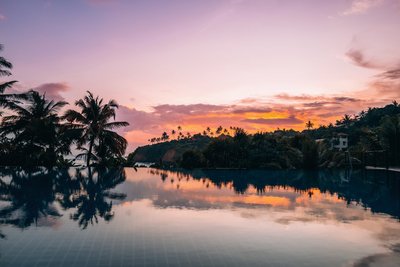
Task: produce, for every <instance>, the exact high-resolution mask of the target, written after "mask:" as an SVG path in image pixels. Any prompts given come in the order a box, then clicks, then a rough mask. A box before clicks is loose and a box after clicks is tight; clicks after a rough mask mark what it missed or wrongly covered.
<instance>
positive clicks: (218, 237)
mask: <svg viewBox="0 0 400 267" xmlns="http://www.w3.org/2000/svg"><path fill="white" fill-rule="evenodd" d="M0 177H1V179H0V223H1V224H0V266H2V267H6V266H400V222H399V217H400V177H398V175H397V176H396V174H388V173H385V172H364V171H358V172H352V173H348V172H340V171H335V172H328V171H327V172H325V171H324V172H309V173H308V172H300V171H222V170H221V171H194V172H187V173H182V172H170V171H159V170H155V169H138V170H137V171H135V170H134V169H130V168H127V169H124V170H92V171H91V172H90V173H88V172H87V171H82V170H76V169H69V170H45V169H37V170H31V171H23V170H18V169H2V170H1V171H0Z"/></svg>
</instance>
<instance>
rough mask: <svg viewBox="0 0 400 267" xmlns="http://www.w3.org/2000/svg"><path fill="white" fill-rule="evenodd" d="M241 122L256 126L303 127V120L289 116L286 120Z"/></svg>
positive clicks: (273, 119) (261, 119)
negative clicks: (298, 125) (255, 124)
mask: <svg viewBox="0 0 400 267" xmlns="http://www.w3.org/2000/svg"><path fill="white" fill-rule="evenodd" d="M242 121H243V122H250V123H257V124H267V125H285V126H290V125H296V124H301V125H303V122H304V121H303V120H300V119H298V118H296V116H295V115H290V116H289V117H287V118H270V119H263V118H260V119H244V120H242Z"/></svg>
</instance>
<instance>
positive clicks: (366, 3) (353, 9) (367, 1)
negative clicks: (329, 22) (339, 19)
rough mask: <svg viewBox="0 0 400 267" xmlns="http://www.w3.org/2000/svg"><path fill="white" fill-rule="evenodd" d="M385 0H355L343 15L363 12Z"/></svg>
mask: <svg viewBox="0 0 400 267" xmlns="http://www.w3.org/2000/svg"><path fill="white" fill-rule="evenodd" d="M383 2H384V0H353V1H352V3H351V5H350V7H349V8H347V9H346V10H345V11H343V12H342V13H341V15H343V16H348V15H355V14H363V13H366V12H367V11H369V10H370V9H372V8H374V7H377V6H380V5H381V4H382V3H383Z"/></svg>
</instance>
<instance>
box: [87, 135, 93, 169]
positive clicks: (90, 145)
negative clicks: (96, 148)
mask: <svg viewBox="0 0 400 267" xmlns="http://www.w3.org/2000/svg"><path fill="white" fill-rule="evenodd" d="M93 143H94V138H92V139H91V140H90V144H89V151H88V154H87V157H86V167H88V168H89V167H90V158H91V156H92V149H93Z"/></svg>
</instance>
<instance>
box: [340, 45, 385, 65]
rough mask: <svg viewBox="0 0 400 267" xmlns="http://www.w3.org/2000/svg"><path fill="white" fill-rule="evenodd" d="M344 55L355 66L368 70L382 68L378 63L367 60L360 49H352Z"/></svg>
mask: <svg viewBox="0 0 400 267" xmlns="http://www.w3.org/2000/svg"><path fill="white" fill-rule="evenodd" d="M345 55H346V57H347V58H348V59H349V60H350V61H351V63H353V64H354V65H356V66H359V67H362V68H368V69H379V68H382V66H381V65H380V64H379V63H377V62H374V61H372V60H369V59H367V58H366V56H365V55H364V53H363V51H361V50H360V49H355V48H352V49H350V50H348V51H347V52H346V54H345Z"/></svg>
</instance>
